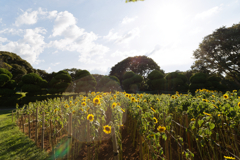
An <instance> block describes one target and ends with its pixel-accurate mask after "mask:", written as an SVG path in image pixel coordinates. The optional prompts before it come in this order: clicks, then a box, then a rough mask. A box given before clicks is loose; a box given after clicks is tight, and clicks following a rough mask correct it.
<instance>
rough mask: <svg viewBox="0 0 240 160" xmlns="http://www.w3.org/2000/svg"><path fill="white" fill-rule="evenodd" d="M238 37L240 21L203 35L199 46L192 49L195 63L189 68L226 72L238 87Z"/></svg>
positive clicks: (239, 80)
mask: <svg viewBox="0 0 240 160" xmlns="http://www.w3.org/2000/svg"><path fill="white" fill-rule="evenodd" d="M239 37H240V23H238V24H233V25H232V27H225V26H224V27H220V28H218V29H216V30H215V31H214V32H213V33H212V34H209V35H207V36H206V37H204V39H203V41H202V42H201V43H200V45H199V48H198V49H196V50H195V51H194V53H193V56H194V58H195V59H196V64H194V65H193V66H192V67H191V68H198V69H202V70H208V71H212V72H213V71H214V72H216V73H218V74H222V73H227V74H228V75H229V76H231V77H232V78H233V79H234V81H235V82H236V84H237V85H238V87H240V79H239V78H238V74H239V67H240V61H239V59H240V54H239V47H238V46H239V44H240V38H239ZM233 66H234V67H233ZM237 73H238V74H237Z"/></svg>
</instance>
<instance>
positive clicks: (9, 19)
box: [0, 0, 240, 75]
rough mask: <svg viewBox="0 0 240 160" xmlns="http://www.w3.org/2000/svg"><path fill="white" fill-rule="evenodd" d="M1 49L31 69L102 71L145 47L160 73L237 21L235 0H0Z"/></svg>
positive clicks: (182, 66)
mask: <svg viewBox="0 0 240 160" xmlns="http://www.w3.org/2000/svg"><path fill="white" fill-rule="evenodd" d="M0 6H1V9H0V51H9V52H14V53H16V54H18V55H19V56H21V57H22V58H23V59H25V60H27V61H28V62H29V63H31V65H32V66H33V67H34V68H36V69H42V70H45V71H47V72H48V73H51V72H53V71H54V72H58V71H60V70H62V69H66V68H68V69H70V68H78V69H87V70H88V71H90V73H92V74H96V73H97V74H103V75H108V74H109V71H110V69H111V67H112V66H114V65H115V64H117V63H118V62H120V61H122V60H123V59H125V58H127V57H129V56H138V55H147V56H148V57H150V58H152V59H153V60H154V61H155V62H156V63H157V64H158V65H159V66H160V68H161V69H163V70H164V71H165V72H166V73H167V72H173V71H175V70H180V71H186V70H188V69H190V66H191V65H192V64H193V62H194V59H193V51H194V50H196V49H197V48H198V45H199V43H201V41H202V40H203V38H204V37H205V36H207V35H209V34H211V33H212V32H213V31H214V30H215V29H217V28H220V27H222V26H226V27H230V26H232V25H233V24H237V23H239V22H240V0H212V1H207V0H194V1H190V0H180V1H179V0H170V1H167V0H145V1H139V2H134V3H133V2H131V3H125V0H68V1H66V0H41V1H39V0H1V1H0Z"/></svg>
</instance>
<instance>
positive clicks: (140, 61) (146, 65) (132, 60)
mask: <svg viewBox="0 0 240 160" xmlns="http://www.w3.org/2000/svg"><path fill="white" fill-rule="evenodd" d="M153 70H159V71H160V72H162V73H164V71H163V70H160V67H159V66H158V64H157V63H156V62H155V61H154V60H153V59H151V58H149V57H147V56H135V57H128V58H126V59H124V60H122V61H121V62H119V63H117V64H116V65H115V66H113V67H112V68H111V71H110V74H109V75H110V76H116V77H117V78H118V79H119V81H120V82H121V83H122V81H123V79H126V78H124V77H123V76H124V75H125V73H126V72H129V71H132V72H133V73H136V74H138V75H141V76H142V77H143V78H144V79H145V78H146V77H147V76H148V74H149V73H150V72H151V71H153ZM129 74H130V75H131V74H132V73H129ZM126 76H128V75H126Z"/></svg>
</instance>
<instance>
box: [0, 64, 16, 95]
mask: <svg viewBox="0 0 240 160" xmlns="http://www.w3.org/2000/svg"><path fill="white" fill-rule="evenodd" d="M12 77H13V75H12V74H11V72H9V71H8V70H7V69H5V68H0V95H2V96H11V95H12V94H14V93H15V88H16V82H15V80H11V79H12Z"/></svg>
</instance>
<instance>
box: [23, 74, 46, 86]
mask: <svg viewBox="0 0 240 160" xmlns="http://www.w3.org/2000/svg"><path fill="white" fill-rule="evenodd" d="M41 80H42V77H40V76H39V75H38V74H36V73H29V74H27V75H24V76H23V77H22V82H23V83H25V84H36V83H38V82H39V81H41Z"/></svg>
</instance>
